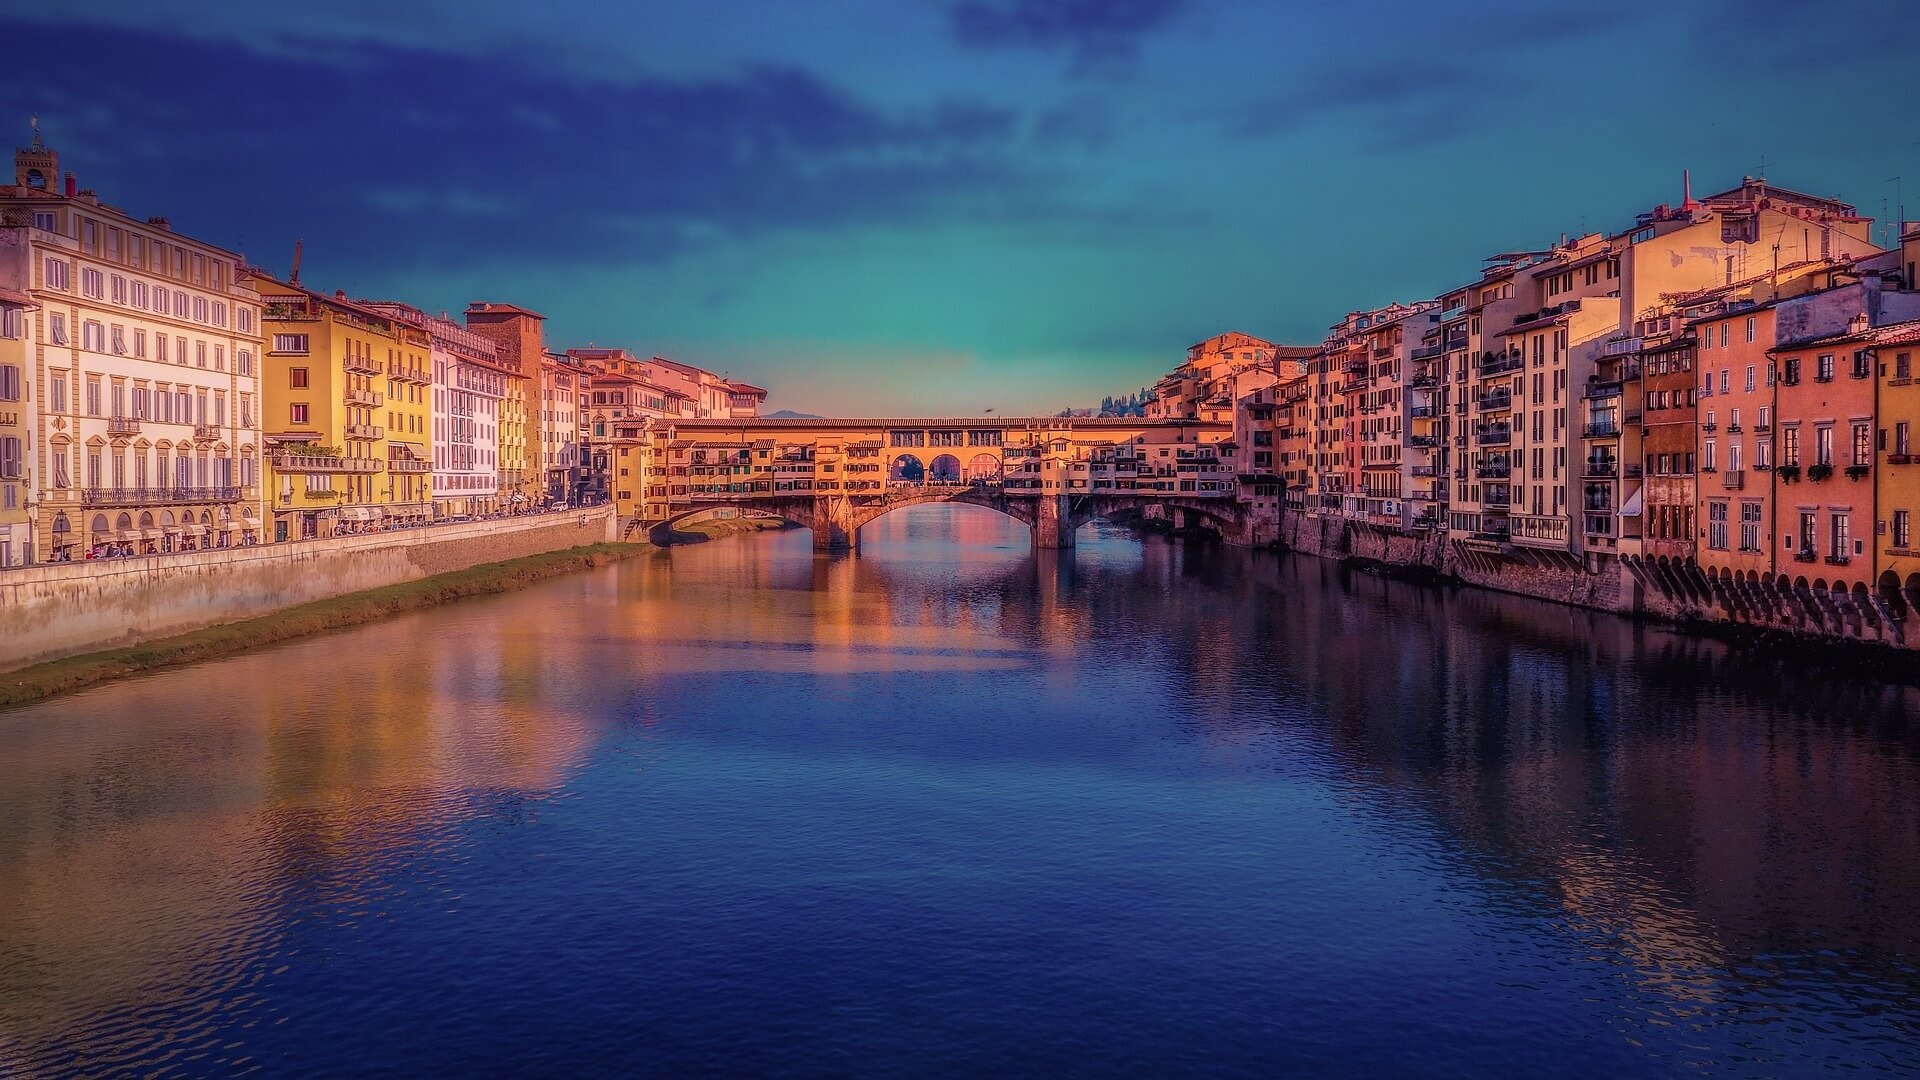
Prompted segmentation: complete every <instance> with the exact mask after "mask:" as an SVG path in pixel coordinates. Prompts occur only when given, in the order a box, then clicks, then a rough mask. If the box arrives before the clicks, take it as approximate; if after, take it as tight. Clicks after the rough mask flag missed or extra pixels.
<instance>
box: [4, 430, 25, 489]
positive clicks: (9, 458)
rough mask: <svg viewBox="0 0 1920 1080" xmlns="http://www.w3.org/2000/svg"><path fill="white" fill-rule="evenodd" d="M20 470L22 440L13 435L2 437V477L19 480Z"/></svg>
mask: <svg viewBox="0 0 1920 1080" xmlns="http://www.w3.org/2000/svg"><path fill="white" fill-rule="evenodd" d="M20 472H21V467H20V440H19V439H17V438H14V437H12V436H8V437H7V438H4V439H0V479H6V480H18V479H20ZM8 490H9V491H11V490H12V489H11V488H9V489H8Z"/></svg>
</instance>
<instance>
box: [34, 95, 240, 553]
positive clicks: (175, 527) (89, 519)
mask: <svg viewBox="0 0 1920 1080" xmlns="http://www.w3.org/2000/svg"><path fill="white" fill-rule="evenodd" d="M0 213H4V214H5V215H6V220H7V221H8V222H9V223H10V227H9V230H8V231H9V233H10V235H11V236H12V237H13V243H12V244H11V245H10V246H9V247H8V248H7V249H6V252H5V253H6V255H7V256H8V265H7V266H5V267H4V268H0V288H4V289H5V290H6V292H7V294H8V295H9V296H10V297H12V298H13V300H14V301H16V302H15V303H12V304H9V305H8V307H9V309H10V310H12V311H15V312H17V313H18V314H17V316H12V317H14V318H17V319H18V324H19V329H20V332H21V337H19V338H16V339H8V341H9V344H8V345H7V347H6V348H7V350H8V351H9V352H17V353H18V354H19V356H18V359H19V365H18V366H19V367H20V369H21V370H20V375H19V383H20V397H19V399H18V401H17V402H16V401H9V400H0V413H6V414H8V415H15V416H17V422H16V423H15V424H14V425H12V426H13V428H14V430H16V431H19V430H20V429H21V428H25V429H26V430H25V432H24V434H21V435H15V436H12V437H14V438H19V439H21V447H20V452H21V454H22V455H23V456H22V459H21V460H20V462H19V464H18V471H19V473H20V474H21V478H20V480H19V482H18V483H17V484H11V485H5V484H0V487H7V488H17V497H18V500H19V502H20V503H21V508H20V510H18V511H12V512H7V511H0V512H4V513H11V514H12V515H13V516H15V517H18V516H21V515H24V516H25V517H26V518H27V525H26V529H25V531H26V532H28V533H31V534H32V535H31V537H30V538H27V539H26V540H25V542H22V538H20V537H15V538H14V540H13V543H12V544H11V545H10V546H11V548H12V554H13V555H14V556H15V557H21V558H24V557H26V556H27V555H29V554H31V555H32V556H33V557H34V558H36V559H62V558H83V557H86V556H88V555H90V554H97V553H107V552H112V553H116V554H146V553H162V552H169V551H182V550H200V549H204V548H218V547H225V546H228V545H231V544H240V543H248V542H253V541H257V540H259V539H260V538H261V533H262V527H261V490H260V459H259V454H260V428H259V419H260V418H259V415H258V412H257V405H258V400H259V394H260V386H259V376H258V364H259V358H260V355H261V336H260V334H261V331H260V322H259V298H258V297H257V296H256V295H255V293H254V291H253V290H252V289H251V288H250V287H248V284H247V282H246V280H245V278H244V275H242V274H241V273H240V258H239V256H238V255H236V254H234V253H233V252H230V251H227V250H225V249H223V248H219V247H215V246H213V245H211V244H208V243H205V242H203V241H200V240H196V239H193V238H191V237H188V236H185V235H183V234H181V233H177V232H175V231H174V230H173V228H172V225H171V223H170V222H169V221H168V220H167V219H166V218H161V217H149V218H144V219H138V218H134V217H132V216H130V215H129V214H127V212H126V211H124V210H121V209H119V208H118V207H114V206H111V205H109V204H107V203H105V202H103V201H101V199H100V198H99V196H98V195H96V194H95V193H94V192H92V191H90V190H86V189H83V188H81V187H80V186H79V184H78V181H77V180H76V179H75V178H74V176H73V174H72V173H67V174H65V176H64V177H62V175H61V173H60V163H59V155H58V154H57V153H55V151H54V150H53V149H52V148H50V147H47V146H46V145H45V144H44V143H43V142H42V141H41V139H40V136H39V133H38V132H37V131H36V132H35V134H34V138H33V141H32V143H31V145H29V146H25V147H21V148H20V149H19V150H18V151H17V153H16V154H15V159H14V179H13V183H12V184H10V185H7V186H5V187H0ZM12 342H18V344H17V345H16V344H12ZM29 388H30V390H31V393H30V395H29ZM29 397H30V398H31V403H32V405H33V411H32V414H31V416H29V414H28V411H27V409H26V405H27V404H28V403H29ZM3 497H4V492H3V491H0V498H3ZM10 525H11V527H10V533H12V532H14V531H17V530H19V525H18V523H17V521H16V522H13V523H10Z"/></svg>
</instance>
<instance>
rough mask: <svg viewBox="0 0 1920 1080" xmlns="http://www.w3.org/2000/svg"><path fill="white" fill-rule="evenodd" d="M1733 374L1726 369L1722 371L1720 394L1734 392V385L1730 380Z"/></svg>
mask: <svg viewBox="0 0 1920 1080" xmlns="http://www.w3.org/2000/svg"><path fill="white" fill-rule="evenodd" d="M1731 374H1732V372H1730V371H1728V370H1727V369H1726V368H1721V369H1720V392H1721V393H1723V394H1726V393H1731V392H1732V385H1733V384H1732V380H1731V379H1730V378H1729V376H1730V375H1731Z"/></svg>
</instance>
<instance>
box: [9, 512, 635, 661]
mask: <svg viewBox="0 0 1920 1080" xmlns="http://www.w3.org/2000/svg"><path fill="white" fill-rule="evenodd" d="M618 531H619V526H618V522H617V519H616V518H615V516H614V512H613V508H612V507H611V506H599V507H592V508H589V509H585V510H576V511H569V512H567V513H556V514H541V515H538V516H534V517H525V518H504V519H499V520H493V521H474V522H466V523H462V524H458V525H441V526H435V527H432V528H427V529H413V530H407V531H404V532H393V533H375V534H372V535H367V536H342V537H334V538H332V539H327V540H305V541H300V542H297V543H287V544H263V545H260V546H257V547H246V548H227V549H224V550H218V551H203V552H195V553H192V554H183V555H164V556H155V557H152V558H136V559H113V560H108V561H96V562H76V563H48V564H44V565H40V566H30V567H25V568H21V569H17V570H7V571H3V572H0V671H10V670H12V669H14V668H19V667H24V666H26V665H28V664H33V663H38V662H40V661H43V660H56V659H59V658H61V657H64V656H73V655H76V654H79V653H86V652H95V651H98V650H101V649H111V648H118V647H120V646H124V645H132V644H137V643H139V642H142V641H149V640H152V639H154V638H161V637H166V636H168V635H171V634H181V633H186V632H187V631H190V630H198V629H201V628H202V627H207V626H216V625H219V624H221V623H228V622H234V621H237V620H240V619H250V618H253V617H255V616H259V615H265V614H268V613H269V612H273V611H278V610H280V609H282V608H288V607H292V606H294V605H295V604H304V603H308V602H309V601H313V600H327V599H331V598H333V597H336V596H344V595H346V594H348V593H355V592H360V591H363V590H366V589H377V588H381V587H384V586H387V585H397V584H400V583H401V582H405V581H415V580H418V579H420V578H424V577H428V576H431V575H433V574H442V573H446V572H448V571H452V570H464V569H466V568H468V567H471V566H479V565H481V564H483V563H493V562H502V561H505V560H507V559H517V558H522V557H524V556H528V555H539V554H543V553H545V552H549V551H560V550H564V549H566V548H572V547H580V546H582V545H585V544H597V543H601V542H604V541H607V540H613V539H617V538H618V537H617V533H618Z"/></svg>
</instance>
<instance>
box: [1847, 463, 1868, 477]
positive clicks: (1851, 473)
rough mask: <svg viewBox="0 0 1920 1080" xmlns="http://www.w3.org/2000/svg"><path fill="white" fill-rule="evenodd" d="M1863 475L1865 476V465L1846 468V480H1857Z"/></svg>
mask: <svg viewBox="0 0 1920 1080" xmlns="http://www.w3.org/2000/svg"><path fill="white" fill-rule="evenodd" d="M1865 475H1867V467H1866V466H1865V465H1849V466H1847V479H1849V480H1858V479H1860V478H1861V477H1863V476H1865Z"/></svg>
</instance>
